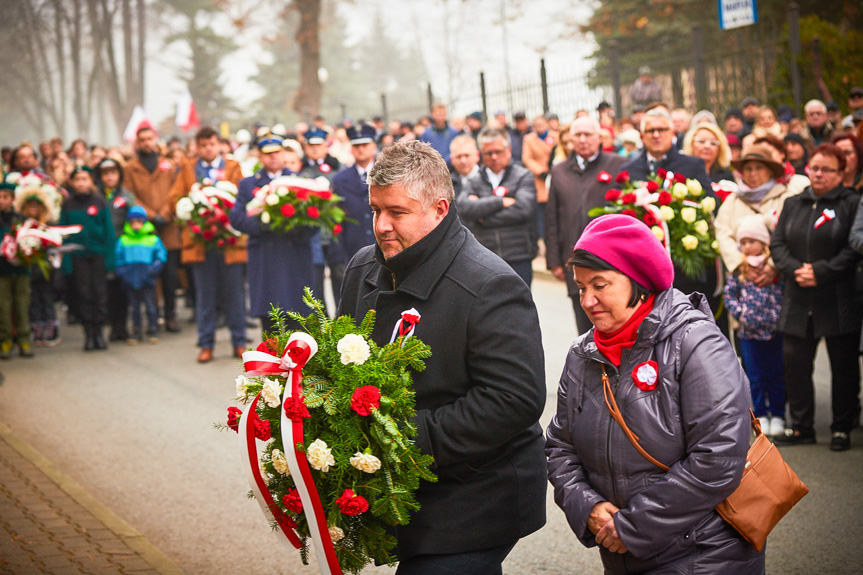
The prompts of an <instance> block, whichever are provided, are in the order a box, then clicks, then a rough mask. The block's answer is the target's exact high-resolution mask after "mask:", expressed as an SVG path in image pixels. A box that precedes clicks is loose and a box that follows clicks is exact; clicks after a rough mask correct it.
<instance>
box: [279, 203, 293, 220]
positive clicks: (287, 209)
mask: <svg viewBox="0 0 863 575" xmlns="http://www.w3.org/2000/svg"><path fill="white" fill-rule="evenodd" d="M281 212H282V215H283V216H285V217H286V218H289V217H291V216H293V215H294V214H295V213H297V210H296V209H295V208H294V206H292V205H291V204H284V205H283V206H282V209H281Z"/></svg>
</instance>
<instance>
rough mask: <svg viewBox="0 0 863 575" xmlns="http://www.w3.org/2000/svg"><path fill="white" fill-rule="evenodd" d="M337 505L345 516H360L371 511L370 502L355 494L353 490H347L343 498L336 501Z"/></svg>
mask: <svg viewBox="0 0 863 575" xmlns="http://www.w3.org/2000/svg"><path fill="white" fill-rule="evenodd" d="M336 505H338V506H339V509H341V510H342V513H344V514H345V515H359V514H360V513H365V512H366V511H368V510H369V502H368V501H366V498H365V497H363V496H362V495H356V494H354V492H353V490H352V489H345V492H344V493H343V494H342V496H341V497H339V498H338V499H336Z"/></svg>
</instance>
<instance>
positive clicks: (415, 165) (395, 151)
mask: <svg viewBox="0 0 863 575" xmlns="http://www.w3.org/2000/svg"><path fill="white" fill-rule="evenodd" d="M368 182H369V185H370V186H375V187H376V188H386V187H389V186H402V187H403V188H404V189H405V190H407V193H408V197H409V198H413V199H415V200H417V201H418V202H420V203H421V204H422V206H423V209H425V210H427V209H428V208H430V207H431V206H432V205H434V204H435V202H437V201H438V200H440V199H445V200H446V201H447V202H449V203H452V202H453V200H454V197H455V193H454V192H453V188H452V180H451V179H450V174H449V168H447V165H446V162H445V161H444V159H443V157H442V156H441V155H440V154H439V153H438V152H437V151H436V150H435V149H434V148H432V147H431V144H428V143H426V142H420V141H418V140H412V141H410V142H396V143H395V144H393V145H392V146H388V147H386V148H384V149H383V150H381V151H380V153H379V154H378V157H377V158H376V159H375V164H374V166H373V167H372V169H371V171H370V172H369V175H368Z"/></svg>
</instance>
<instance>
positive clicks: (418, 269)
mask: <svg viewBox="0 0 863 575" xmlns="http://www.w3.org/2000/svg"><path fill="white" fill-rule="evenodd" d="M466 239H467V233H466V230H465V228H464V227H463V226H462V225H461V220H459V217H458V213H457V212H456V208H455V204H454V203H453V204H450V209H449V213H448V214H447V216H446V217H445V218H444V219H443V221H442V222H441V223H440V224H439V225H438V226H437V227H436V228H435V229H434V230H432V231H431V232H430V233H429V234H428V235H427V236H426V237H424V238H423V239H421V240H420V241H418V242H417V243H415V244H414V245H412V246H410V247H409V248H408V249H406V250H404V251H403V252H401V253H399V254H397V255H395V256H393V257H391V258H389V259H385V258H384V255H383V253H382V252H381V250H380V248H379V247H378V246H377V245H375V248H374V249H375V255H374V258H375V261H376V262H377V263H378V264H379V266H371V267H370V268H369V271H368V272H367V273H366V276H365V278H364V280H365V282H366V283H367V284H369V285H371V286H373V287H374V288H377V290H379V291H397V292H401V293H406V294H409V295H411V296H413V297H416V298H418V299H421V300H426V299H428V298H429V296H430V295H431V292H432V290H433V289H434V287H435V286H436V285H437V283H438V281H440V279H441V278H442V277H443V275H444V273H445V272H446V270H447V269H448V268H449V266H450V264H451V263H452V261H453V259H455V256H456V254H457V253H458V252H459V250H460V249H461V247H462V245H463V244H464V242H465V241H466Z"/></svg>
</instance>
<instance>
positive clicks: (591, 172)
mask: <svg viewBox="0 0 863 575" xmlns="http://www.w3.org/2000/svg"><path fill="white" fill-rule="evenodd" d="M624 163H626V158H621V157H620V156H616V155H614V154H607V153H604V152H601V153H600V154H599V156H597V157H596V159H595V160H593V161H592V162H590V163H589V164H587V165H586V166H585V168H584V170H582V169H581V168H580V167H579V166H578V159H577V157H576V155H575V154H572V155H570V156H569V158H567V159H566V161H564V162H561V163H559V164H557V165H556V166H554V167H553V168H552V169H551V186H550V187H549V192H548V203H547V204H546V205H545V246H546V254H545V259H546V265H547V266H548V269H551V268H554V267H557V266H564V265H566V261H567V260H568V259H569V256H570V255H572V250H573V248H574V247H575V242H577V241H578V238H580V237H581V232H583V231H584V228H586V227H587V224H589V223H590V220H591V219H592V218H590V217H588V215H587V212H589V211H590V210H591V209H592V208H595V207H599V206H603V205H605V204H606V203H607V202H606V201H605V193H606V192H607V191H608V190H610V189H611V188H613V187H614V186H615V184H614V181H610V182H608V183H604V182H600V181H599V180H598V179H597V177H598V176H599V173H600V172H608V173H609V174H616V173H617V172H618V171H619V170H620V166H622V165H623V164H624ZM564 275H565V276H566V289H567V292H568V293H569V297H571V298H578V287H577V286H576V285H575V280H574V279H573V278H572V274H571V273H566V274H564Z"/></svg>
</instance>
